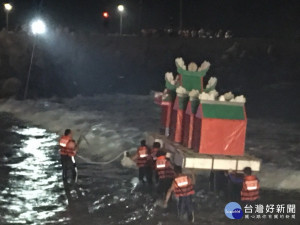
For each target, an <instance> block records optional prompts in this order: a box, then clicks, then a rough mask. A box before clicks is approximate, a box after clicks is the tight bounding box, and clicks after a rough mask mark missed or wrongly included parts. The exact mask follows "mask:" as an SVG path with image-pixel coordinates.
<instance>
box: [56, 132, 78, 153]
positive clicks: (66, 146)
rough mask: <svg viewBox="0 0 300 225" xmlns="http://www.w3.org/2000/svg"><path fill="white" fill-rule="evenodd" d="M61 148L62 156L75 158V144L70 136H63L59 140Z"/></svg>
mask: <svg viewBox="0 0 300 225" xmlns="http://www.w3.org/2000/svg"><path fill="white" fill-rule="evenodd" d="M59 146H60V154H61V155H68V156H75V155H76V151H75V147H76V145H75V142H74V141H73V140H72V139H71V138H70V137H69V136H62V137H61V139H60V140H59Z"/></svg>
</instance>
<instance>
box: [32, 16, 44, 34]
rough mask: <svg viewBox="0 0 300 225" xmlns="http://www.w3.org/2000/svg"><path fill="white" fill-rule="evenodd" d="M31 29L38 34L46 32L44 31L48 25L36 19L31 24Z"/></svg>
mask: <svg viewBox="0 0 300 225" xmlns="http://www.w3.org/2000/svg"><path fill="white" fill-rule="evenodd" d="M31 31H32V33H33V34H34V35H36V34H44V33H46V25H45V23H44V22H43V21H42V20H40V19H38V20H35V21H33V22H32V24H31Z"/></svg>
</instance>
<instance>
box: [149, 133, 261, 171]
mask: <svg viewBox="0 0 300 225" xmlns="http://www.w3.org/2000/svg"><path fill="white" fill-rule="evenodd" d="M155 141H156V142H160V143H161V146H162V148H163V149H165V150H166V151H167V152H171V153H172V157H171V160H172V162H173V163H174V164H175V165H178V166H182V168H186V169H199V170H234V171H242V170H243V169H244V168H245V167H247V166H248V167H251V169H252V171H256V172H257V171H260V164H261V160H260V159H258V158H255V157H254V156H251V155H247V154H245V155H244V156H226V155H208V154H198V153H196V152H193V151H192V150H191V149H188V148H186V147H184V146H182V145H180V144H177V143H175V142H173V141H171V140H169V139H167V137H166V136H163V135H160V134H157V133H148V134H147V137H146V142H147V145H149V146H152V144H153V143H154V142H155Z"/></svg>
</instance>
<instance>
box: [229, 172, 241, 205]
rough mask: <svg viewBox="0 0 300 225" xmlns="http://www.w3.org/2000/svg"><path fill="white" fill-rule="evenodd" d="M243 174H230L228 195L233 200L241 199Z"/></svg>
mask: <svg viewBox="0 0 300 225" xmlns="http://www.w3.org/2000/svg"><path fill="white" fill-rule="evenodd" d="M243 177H244V175H243V174H235V173H229V174H228V195H229V196H228V197H229V200H231V201H235V202H237V201H240V199H241V190H242V187H243Z"/></svg>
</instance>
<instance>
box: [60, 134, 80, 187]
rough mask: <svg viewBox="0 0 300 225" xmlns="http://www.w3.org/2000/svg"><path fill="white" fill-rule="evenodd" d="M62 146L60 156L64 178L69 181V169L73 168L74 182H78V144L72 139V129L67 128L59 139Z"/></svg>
mask: <svg viewBox="0 0 300 225" xmlns="http://www.w3.org/2000/svg"><path fill="white" fill-rule="evenodd" d="M59 146H60V151H59V153H60V158H61V165H62V169H63V173H62V176H63V180H64V181H67V179H68V170H69V168H71V170H72V179H73V182H75V183H76V182H77V166H76V163H75V158H74V156H75V155H76V152H77V145H76V143H75V141H74V140H73V139H72V131H71V130H70V129H66V130H65V133H64V136H62V137H61V138H60V140H59Z"/></svg>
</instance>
